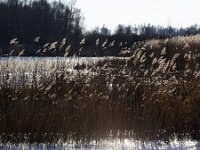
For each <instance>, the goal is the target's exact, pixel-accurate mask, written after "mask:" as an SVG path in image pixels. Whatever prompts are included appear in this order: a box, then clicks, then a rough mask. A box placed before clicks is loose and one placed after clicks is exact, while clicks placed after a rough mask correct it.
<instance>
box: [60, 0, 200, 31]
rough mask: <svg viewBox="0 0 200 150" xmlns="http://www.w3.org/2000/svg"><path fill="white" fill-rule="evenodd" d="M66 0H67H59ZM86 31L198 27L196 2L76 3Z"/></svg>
mask: <svg viewBox="0 0 200 150" xmlns="http://www.w3.org/2000/svg"><path fill="white" fill-rule="evenodd" d="M63 1H69V0H63ZM76 7H78V8H80V9H81V11H82V14H83V16H84V17H85V21H84V23H85V26H86V29H88V30H90V29H93V28H95V26H99V27H102V26H103V24H105V26H106V27H108V28H110V29H112V30H114V29H115V27H116V26H117V25H118V24H123V25H135V24H136V25H139V24H144V23H146V24H147V23H150V24H153V25H162V26H168V25H172V26H175V27H186V26H190V25H193V24H196V23H197V24H200V0H77V3H76Z"/></svg>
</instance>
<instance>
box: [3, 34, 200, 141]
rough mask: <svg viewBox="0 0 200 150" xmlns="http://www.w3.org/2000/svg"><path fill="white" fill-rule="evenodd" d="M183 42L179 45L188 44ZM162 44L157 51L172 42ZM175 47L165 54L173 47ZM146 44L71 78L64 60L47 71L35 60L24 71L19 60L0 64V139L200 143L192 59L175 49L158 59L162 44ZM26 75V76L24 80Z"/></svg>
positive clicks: (194, 58) (194, 57)
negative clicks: (188, 141) (188, 139)
mask: <svg viewBox="0 0 200 150" xmlns="http://www.w3.org/2000/svg"><path fill="white" fill-rule="evenodd" d="M187 38H188V37H186V39H185V38H183V41H186V42H187V43H189V44H190V45H193V44H191V43H190V42H188V41H187V40H188V39H187ZM193 38H194V39H195V37H192V39H193ZM170 40H172V41H170ZM170 40H168V41H167V42H166V43H165V44H166V45H164V47H166V46H169V45H170V44H171V43H173V42H175V40H177V39H176V38H174V39H170ZM179 40H180V39H179V37H178V40H177V43H176V42H175V44H174V43H173V44H171V47H173V46H174V45H181V44H179V42H180V41H179ZM191 41H193V40H191ZM194 41H196V39H195V40H194ZM159 42H161V43H162V42H163V41H159ZM159 42H155V43H157V44H158V43H159ZM169 42H170V44H169ZM149 43H150V42H148V43H147V44H146V45H145V46H144V48H142V49H137V50H135V52H134V55H133V56H132V57H131V58H129V59H128V60H124V59H113V60H109V61H108V60H106V59H105V60H101V61H99V62H98V63H96V64H95V65H93V66H91V65H89V64H87V65H83V66H85V67H83V68H82V69H83V70H79V67H74V68H75V69H78V71H77V72H74V73H73V74H72V73H70V72H69V71H67V65H66V63H65V60H64V59H63V60H64V61H56V62H54V63H52V64H48V63H47V62H43V63H40V62H39V60H38V61H36V62H35V63H33V64H31V65H29V66H30V67H24V66H27V64H23V61H22V62H19V63H22V64H20V65H21V67H17V66H20V65H19V64H18V65H17V62H13V61H12V60H7V61H4V62H2V63H1V70H2V72H1V74H0V75H1V83H0V84H1V86H0V135H1V136H0V137H1V138H0V140H1V141H2V142H8V141H9V142H10V141H11V142H19V141H27V142H56V141H58V140H59V139H62V140H63V141H69V140H73V141H81V142H87V141H90V140H97V141H98V140H99V139H104V138H106V137H120V138H122V137H128V138H129V137H131V138H136V139H142V140H156V139H159V140H165V141H168V140H169V139H171V138H175V137H178V139H184V138H191V139H194V140H200V136H199V135H200V120H199V118H200V91H199V89H200V87H199V86H200V80H199V76H198V75H197V74H198V72H199V68H198V67H196V65H197V64H199V52H198V51H196V48H195V50H193V49H191V54H192V57H190V56H189V54H190V53H188V54H187V52H186V51H181V50H180V49H181V48H180V47H182V48H183V47H185V45H183V46H180V47H179V48H177V49H176V48H175V49H173V53H170V54H169V55H167V56H163V55H161V51H162V50H163V48H164V47H162V46H163V44H160V45H162V46H160V47H159V46H157V47H156V48H157V49H153V47H154V46H150V47H149V46H148V44H149ZM180 43H182V41H181V42H180ZM183 43H184V42H183ZM194 43H196V44H198V42H194ZM196 44H194V45H193V46H192V47H195V46H197V45H196ZM186 45H187V44H186ZM175 47H176V46H175ZM148 48H152V49H148ZM166 50H167V51H168V50H169V48H166ZM152 53H155V55H152V57H151V56H150V55H151V54H152ZM177 53H179V54H180V55H176V54H177ZM185 54H187V55H186V57H185ZM175 55H176V56H175ZM155 58H156V59H157V61H155V64H154V63H153V64H152V62H153V60H154V59H155ZM163 59H165V60H163ZM168 61H169V63H167V62H168ZM13 63H16V64H15V69H14V68H13ZM166 65H168V66H167V67H166ZM181 65H182V66H181ZM11 66H12V67H11ZM173 66H175V67H173ZM180 66H181V67H180ZM165 67H166V68H167V69H164V68H165ZM16 68H17V69H16ZM31 68H32V70H31ZM47 68H48V69H47ZM27 69H30V70H31V71H32V73H33V74H32V75H31V76H30V75H28V76H27V75H26V70H27ZM188 69H190V70H191V71H190V72H188ZM46 70H47V71H48V72H46ZM86 70H87V71H88V73H84V71H86ZM74 71H75V70H74Z"/></svg>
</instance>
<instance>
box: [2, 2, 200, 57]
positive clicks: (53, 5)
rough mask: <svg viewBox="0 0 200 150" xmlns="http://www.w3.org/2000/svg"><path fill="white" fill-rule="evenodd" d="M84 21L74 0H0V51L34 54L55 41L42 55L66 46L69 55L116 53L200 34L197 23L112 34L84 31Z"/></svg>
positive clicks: (121, 27) (61, 50)
mask: <svg viewBox="0 0 200 150" xmlns="http://www.w3.org/2000/svg"><path fill="white" fill-rule="evenodd" d="M83 21H84V17H83V16H82V15H81V10H80V9H78V8H76V7H75V1H74V0H72V1H71V2H70V3H68V4H64V3H62V2H61V1H54V2H49V1H47V0H1V1H0V50H1V51H2V53H3V54H8V53H9V52H10V51H12V50H13V49H14V48H15V49H26V55H27V56H37V55H36V52H37V51H38V50H40V49H41V51H44V45H46V44H47V43H54V44H55V46H54V48H53V49H54V50H53V51H54V54H52V53H50V52H48V53H47V52H44V53H42V56H55V55H63V54H64V53H66V49H67V50H70V53H71V54H70V55H73V54H77V53H79V54H80V55H81V56H105V55H106V56H107V55H109V56H110V55H112V56H118V55H119V53H120V52H121V50H122V49H123V50H128V48H130V47H131V46H132V45H133V44H134V43H136V42H139V41H145V40H148V39H153V38H159V39H163V38H169V37H174V36H178V35H180V36H185V35H194V34H198V33H200V27H199V26H198V25H193V26H190V27H188V28H174V27H171V26H169V27H162V26H154V25H150V24H147V25H145V24H144V25H137V26H136V25H135V26H124V25H121V24H119V25H118V26H117V27H116V30H115V32H114V33H111V31H110V30H109V29H108V28H106V27H105V26H103V27H101V28H99V27H97V28H95V29H94V30H90V31H85V30H84V23H83ZM83 38H84V42H82V44H80V42H81V41H83ZM12 39H15V40H14V43H13V42H11V41H12ZM55 41H58V42H57V43H55ZM63 41H64V43H63ZM51 48H52V47H51Z"/></svg>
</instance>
